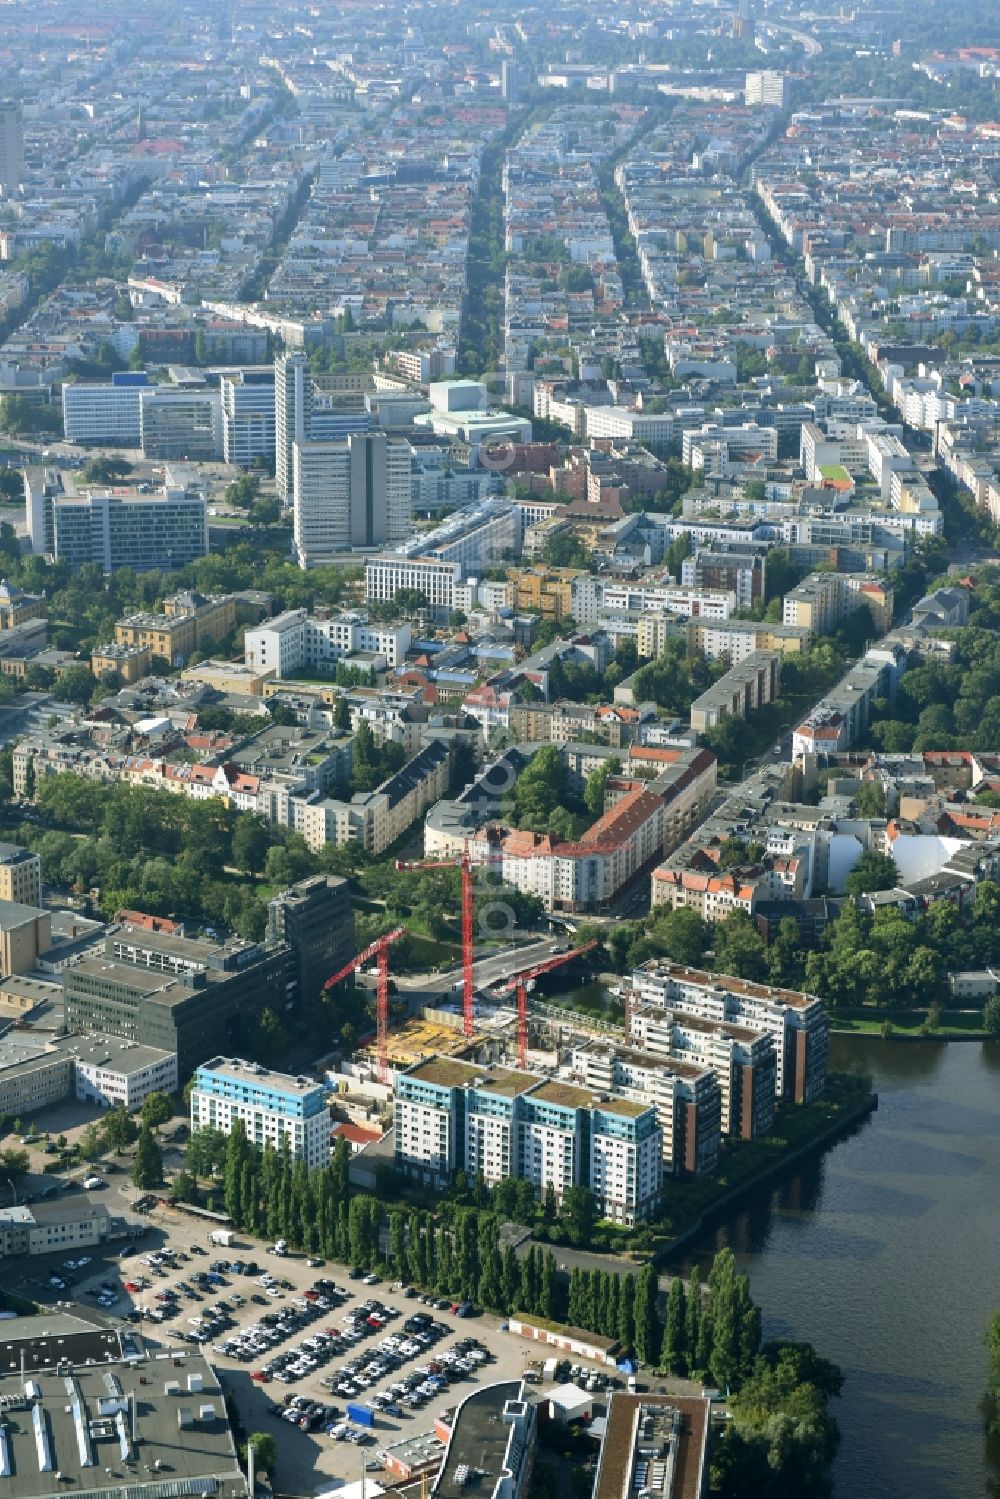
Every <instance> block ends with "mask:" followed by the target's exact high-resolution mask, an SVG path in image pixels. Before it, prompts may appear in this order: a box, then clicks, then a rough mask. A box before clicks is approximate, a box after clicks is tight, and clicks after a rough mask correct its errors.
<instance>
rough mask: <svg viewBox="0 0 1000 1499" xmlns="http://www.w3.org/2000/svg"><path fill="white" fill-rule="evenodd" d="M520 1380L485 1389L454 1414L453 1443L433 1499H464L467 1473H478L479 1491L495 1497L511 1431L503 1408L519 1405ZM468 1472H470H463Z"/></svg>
mask: <svg viewBox="0 0 1000 1499" xmlns="http://www.w3.org/2000/svg"><path fill="white" fill-rule="evenodd" d="M520 1395H521V1383H520V1381H519V1380H511V1381H510V1382H508V1383H506V1384H495V1385H486V1386H485V1387H484V1388H483V1389H479V1390H474V1391H473V1393H472V1394H471V1395H469V1396H468V1397H467V1399H465V1400H463V1401H462V1403H461V1405H460V1406H459V1407H458V1410H457V1412H456V1414H455V1424H454V1426H453V1427H452V1433H451V1440H450V1441H449V1443H448V1451H447V1453H446V1455H445V1460H444V1463H443V1465H442V1467H441V1472H440V1473H439V1474H438V1477H437V1481H436V1483H435V1484H434V1489H433V1494H434V1499H465V1494H466V1490H467V1488H468V1481H469V1480H468V1473H475V1475H476V1479H475V1483H476V1490H477V1492H478V1493H480V1494H483V1495H489V1494H492V1493H493V1492H494V1491H495V1490H496V1488H497V1485H498V1484H499V1482H500V1479H501V1477H502V1476H503V1474H504V1472H505V1471H506V1459H507V1447H508V1444H509V1441H510V1436H511V1427H510V1425H509V1424H508V1423H507V1422H505V1420H504V1406H505V1405H506V1404H507V1402H508V1401H509V1400H513V1401H518V1400H519V1398H520ZM463 1470H467V1471H463Z"/></svg>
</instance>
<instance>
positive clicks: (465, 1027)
mask: <svg viewBox="0 0 1000 1499" xmlns="http://www.w3.org/2000/svg"><path fill="white" fill-rule="evenodd" d="M477 862H479V861H477ZM481 862H488V860H484V861H481ZM472 863H473V861H472V859H471V858H470V856H469V845H468V844H466V845H465V848H464V849H463V850H462V854H461V856H460V857H459V858H457V859H411V860H403V859H397V860H396V868H397V869H455V868H456V867H457V868H459V869H460V870H461V871H462V1032H463V1034H464V1035H466V1036H471V1035H472V1033H473V1031H474V1030H475V1021H476V1009H475V960H474V951H473V946H474V944H473V933H472V925H473V905H472Z"/></svg>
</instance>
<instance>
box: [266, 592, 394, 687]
mask: <svg viewBox="0 0 1000 1499" xmlns="http://www.w3.org/2000/svg"><path fill="white" fill-rule="evenodd" d="M410 634H411V632H410V626H409V625H407V624H403V625H388V624H386V625H383V624H378V623H373V622H369V619H368V616H367V614H364V613H363V612H352V613H350V614H336V615H331V617H330V618H329V619H321V618H313V617H312V616H310V615H309V614H307V613H306V611H305V609H288V610H286V611H285V613H284V614H279V615H276V616H275V618H274V619H266V620H264V621H263V623H262V624H260V625H258V626H257V627H256V628H255V629H252V630H247V632H246V636H245V638H244V660H245V663H246V665H247V666H249V667H252V668H253V669H254V670H255V671H260V672H265V671H270V672H273V673H274V675H275V677H279V678H280V677H293V676H295V674H296V672H299V671H302V670H303V668H305V667H318V666H325V665H327V664H329V663H331V662H337V661H340V660H341V659H342V658H343V657H344V656H351V655H353V654H354V653H355V652H357V651H363V652H365V653H366V654H370V655H373V656H377V657H381V658H382V660H383V661H384V662H385V665H386V667H389V668H395V667H397V666H399V665H401V663H402V662H403V661H404V660H405V659H406V653H407V651H408V650H409V648H410Z"/></svg>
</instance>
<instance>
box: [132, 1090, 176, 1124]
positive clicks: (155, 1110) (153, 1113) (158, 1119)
mask: <svg viewBox="0 0 1000 1499" xmlns="http://www.w3.org/2000/svg"><path fill="white" fill-rule="evenodd" d="M173 1112H174V1106H173V1104H172V1103H171V1101H170V1095H169V1094H168V1093H161V1092H156V1093H150V1094H148V1095H147V1096H146V1097H145V1098H144V1099H143V1101H142V1108H141V1109H140V1110H139V1113H140V1116H141V1118H142V1122H143V1125H144V1126H145V1128H146V1129H154V1130H155V1129H159V1128H160V1125H161V1124H166V1122H167V1120H168V1119H170V1118H172V1116H173Z"/></svg>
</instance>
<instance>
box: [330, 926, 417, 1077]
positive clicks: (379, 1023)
mask: <svg viewBox="0 0 1000 1499" xmlns="http://www.w3.org/2000/svg"><path fill="white" fill-rule="evenodd" d="M405 936H406V928H405V927H404V926H396V927H393V929H392V931H391V932H385V933H383V935H382V936H381V937H376V938H375V941H374V942H369V944H368V946H367V947H365V948H362V950H361V952H359V953H358V954H356V956H355V957H353V958H352V959H351V961H350V962H349V963H345V964H344V966H343V968H341V969H339V971H338V972H337V973H335V974H333V976H332V977H331V978H328V979H327V981H326V983H325V984H324V985H323V988H324V989H332V988H333V987H334V985H335V984H339V983H341V981H342V980H343V979H346V978H347V977H348V976H349V975H350V974H352V973H356V972H357V971H358V969H359V968H360V967H361V966H362V965H363V964H364V963H367V962H368V959H369V958H374V959H375V961H376V963H377V964H378V980H377V983H376V987H375V1049H376V1053H377V1055H378V1080H379V1082H380V1083H386V1082H388V1080H389V948H390V947H391V946H392V944H393V943H394V942H398V940H399V938H400V937H405Z"/></svg>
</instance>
